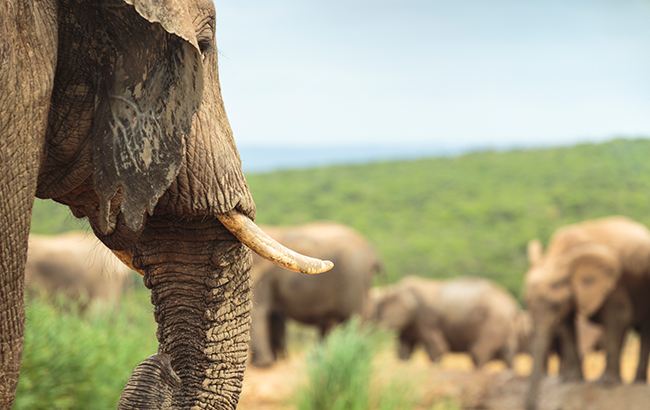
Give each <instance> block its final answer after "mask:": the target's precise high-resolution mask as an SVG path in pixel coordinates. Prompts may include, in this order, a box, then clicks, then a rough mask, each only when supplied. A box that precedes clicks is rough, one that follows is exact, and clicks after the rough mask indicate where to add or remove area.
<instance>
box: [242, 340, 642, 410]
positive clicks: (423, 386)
mask: <svg viewBox="0 0 650 410" xmlns="http://www.w3.org/2000/svg"><path fill="white" fill-rule="evenodd" d="M638 348H639V346H638V339H637V338H629V339H628V343H627V344H626V348H625V352H624V355H623V361H622V375H623V379H624V381H625V382H626V383H625V384H623V385H618V386H604V385H601V384H599V383H598V382H597V381H595V380H597V379H598V377H599V376H600V374H601V373H602V371H603V369H604V368H605V357H604V353H603V352H596V353H592V354H590V355H588V357H587V358H586V360H585V362H584V371H585V375H586V378H587V379H588V381H587V382H583V383H560V382H559V381H558V378H557V377H556V376H555V375H556V374H557V367H558V362H557V360H554V359H551V364H550V372H551V375H550V376H549V377H547V378H546V379H545V381H544V383H543V385H542V389H541V394H540V399H539V402H538V406H539V407H538V408H539V410H609V409H616V410H618V409H620V410H636V409H650V386H647V385H640V384H630V381H631V380H632V379H633V378H634V374H635V371H636V363H637V360H638ZM377 361H378V362H379V363H380V364H381V368H382V369H385V370H384V371H383V372H382V373H386V374H393V375H394V374H404V375H407V376H406V377H408V378H409V379H411V380H412V381H413V382H414V383H417V384H418V385H419V389H420V390H419V391H418V397H421V403H420V407H418V409H417V410H430V409H436V410H447V409H458V408H462V409H485V410H488V409H489V410H511V409H512V410H514V409H521V408H522V404H523V400H524V395H525V392H526V388H527V384H528V383H527V377H526V376H527V375H528V374H529V373H530V370H531V367H532V360H531V358H530V356H528V355H519V356H518V357H517V359H516V361H515V366H514V369H513V370H509V369H507V368H506V366H505V365H504V364H503V363H502V362H497V361H494V362H490V363H488V364H487V365H486V366H485V367H484V368H483V369H480V370H476V369H474V366H473V365H472V362H471V360H470V358H469V357H468V356H466V355H463V354H448V355H445V356H444V357H443V358H442V359H441V360H439V361H438V362H437V363H430V362H429V361H428V359H427V358H426V356H425V355H424V353H423V352H421V351H420V352H417V353H416V354H415V355H414V357H413V358H411V360H410V361H408V362H401V361H399V360H398V359H397V358H396V355H395V353H394V352H392V351H386V352H385V353H382V354H381V355H380V356H379V357H378V358H377ZM304 374H305V372H304V357H303V355H301V354H298V353H294V354H291V355H290V357H289V358H288V359H285V360H282V361H279V362H278V363H276V364H275V365H274V366H272V367H270V368H266V369H258V368H254V367H252V366H248V369H247V371H246V375H245V378H244V389H243V392H242V395H241V399H240V405H239V407H238V409H242V410H253V409H255V410H295V408H294V407H293V406H292V405H291V403H290V400H291V397H292V393H293V392H294V391H295V389H297V388H299V386H300V384H301V383H302V382H303V381H304V380H303V379H304V377H305V376H304ZM381 376H382V375H381V374H379V375H377V376H376V377H381Z"/></svg>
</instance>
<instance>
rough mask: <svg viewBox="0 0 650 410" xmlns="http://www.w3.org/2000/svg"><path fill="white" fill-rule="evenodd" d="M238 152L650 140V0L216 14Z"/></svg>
mask: <svg viewBox="0 0 650 410" xmlns="http://www.w3.org/2000/svg"><path fill="white" fill-rule="evenodd" d="M214 1H215V6H216V9H217V47H218V50H219V65H220V81H221V87H222V93H223V97H224V101H225V104H226V111H227V113H228V117H229V120H230V123H231V126H232V128H233V130H234V133H235V140H236V142H237V144H238V146H240V147H250V146H254V147H260V146H261V147H277V146H295V147H331V146H363V145H381V146H386V147H390V146H400V147H404V146H413V147H424V146H441V147H451V148H454V147H508V146H527V145H538V146H539V145H567V144H571V143H573V142H583V141H602V140H606V139H611V138H613V137H619V136H622V137H639V136H649V137H650V23H649V22H650V0H544V1H538V0H537V1H530V0H494V1H492V0H484V1H476V0H475V1H469V0H428V1H425V0H373V1H370V0H327V1H323V0H309V1H294V0H276V1H263V0H214Z"/></svg>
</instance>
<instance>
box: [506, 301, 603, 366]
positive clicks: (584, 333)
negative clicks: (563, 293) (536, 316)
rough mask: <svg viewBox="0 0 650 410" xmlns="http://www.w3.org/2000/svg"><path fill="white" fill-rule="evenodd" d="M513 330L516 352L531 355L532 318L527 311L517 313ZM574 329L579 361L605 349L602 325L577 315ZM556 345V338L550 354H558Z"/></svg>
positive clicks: (558, 349) (558, 348) (557, 342)
mask: <svg viewBox="0 0 650 410" xmlns="http://www.w3.org/2000/svg"><path fill="white" fill-rule="evenodd" d="M515 328H516V329H517V340H518V342H517V346H518V352H520V353H531V349H532V346H531V344H532V339H533V317H532V315H531V314H530V312H529V311H527V310H522V311H521V312H520V313H519V315H518V316H517V321H516V324H515ZM575 328H576V341H577V344H578V354H579V356H580V358H581V359H584V357H585V356H586V355H588V354H589V353H592V352H596V351H599V350H603V349H604V348H605V340H604V335H603V327H602V325H599V324H597V323H593V322H591V321H590V320H589V319H587V318H585V317H584V316H582V315H577V316H576V318H575ZM558 344H559V341H558V339H557V338H556V339H555V341H554V346H553V347H552V348H551V351H552V352H555V353H559V351H560V347H559V346H558Z"/></svg>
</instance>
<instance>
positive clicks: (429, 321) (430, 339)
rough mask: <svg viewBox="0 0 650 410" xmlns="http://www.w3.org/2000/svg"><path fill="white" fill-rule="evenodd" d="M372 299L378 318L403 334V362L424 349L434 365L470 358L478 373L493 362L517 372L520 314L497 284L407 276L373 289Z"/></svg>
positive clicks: (376, 317)
mask: <svg viewBox="0 0 650 410" xmlns="http://www.w3.org/2000/svg"><path fill="white" fill-rule="evenodd" d="M371 295H372V298H373V302H372V306H373V309H372V310H373V314H372V318H373V319H374V320H375V321H377V322H378V323H379V324H381V325H383V326H385V327H386V328H388V329H390V330H394V331H397V332H398V337H399V344H398V356H399V358H400V359H402V360H408V359H409V358H410V357H411V354H412V353H413V350H414V348H415V347H416V345H418V344H419V343H421V344H422V345H424V349H425V351H426V352H427V354H428V356H429V359H430V360H431V361H435V360H436V359H438V357H440V355H442V354H443V353H447V352H468V353H469V354H470V356H471V358H472V361H473V362H474V365H475V366H476V367H481V366H483V365H484V364H485V363H487V362H488V361H489V360H492V359H502V360H504V361H505V362H506V364H507V365H508V366H509V367H511V366H512V362H513V359H514V355H515V353H516V352H517V334H516V332H515V321H516V320H517V316H518V314H519V311H520V308H519V305H518V304H517V301H516V300H515V299H514V297H513V296H512V295H510V294H509V293H508V292H506V291H505V290H503V289H501V288H500V287H498V286H496V285H495V284H493V283H492V282H490V281H488V280H486V279H481V278H474V277H464V278H458V279H452V280H447V281H439V280H432V279H425V278H421V277H417V276H406V277H404V278H403V279H401V280H400V281H399V282H397V283H395V284H393V285H389V286H387V287H383V288H379V289H373V291H372V292H371Z"/></svg>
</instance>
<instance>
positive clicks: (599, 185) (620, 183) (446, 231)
mask: <svg viewBox="0 0 650 410" xmlns="http://www.w3.org/2000/svg"><path fill="white" fill-rule="evenodd" d="M648 158H650V141H649V140H644V139H639V140H615V141H611V142H608V143H604V144H597V145H595V144H583V145H578V146H575V147H569V148H553V149H543V150H530V151H509V152H489V151H488V152H477V153H473V154H469V155H463V156H459V157H452V158H432V159H422V160H417V161H401V162H383V163H373V164H366V165H352V166H334V167H327V168H316V169H307V170H291V171H278V172H272V173H268V174H251V175H247V179H248V182H249V185H250V188H251V192H252V193H253V197H254V199H255V202H256V204H257V207H258V217H257V221H258V222H259V223H264V224H278V225H292V224H299V223H306V222H310V221H315V220H333V221H338V222H341V223H344V224H347V225H350V226H352V227H354V228H356V229H357V230H359V231H360V232H361V233H363V234H364V235H366V236H367V237H368V238H369V239H370V240H371V241H372V242H373V243H374V244H375V246H376V247H377V249H378V250H379V252H380V254H381V255H382V257H383V259H384V262H385V266H386V271H387V272H386V277H387V278H388V280H389V281H391V282H392V281H395V280H398V279H399V278H401V277H402V276H405V275H420V276H425V277H435V278H448V277H455V276H459V275H477V276H482V277H486V278H489V279H492V280H495V281H497V282H499V283H501V284H502V285H504V286H505V287H506V288H508V289H509V290H510V291H512V292H513V293H514V294H516V295H519V294H520V291H521V283H522V277H523V275H524V273H525V272H526V269H527V265H528V263H527V261H526V244H527V243H528V241H529V240H530V239H532V238H539V239H541V240H542V241H543V242H544V243H546V242H547V241H548V239H549V237H550V235H551V234H552V233H553V231H555V229H557V228H558V227H560V226H562V225H565V224H568V223H573V222H578V221H582V220H585V219H591V218H598V217H603V216H608V215H614V214H620V215H626V216H629V217H630V218H632V219H635V220H637V221H639V222H642V223H644V224H646V225H650V212H647V209H648V204H649V203H650V161H648ZM85 226H87V225H86V224H85V222H79V221H78V220H76V219H75V218H73V217H72V216H71V215H70V212H69V211H68V210H67V209H66V207H64V206H62V205H59V204H56V203H54V202H52V201H37V203H36V205H35V207H34V221H33V225H32V231H33V232H37V233H52V234H53V233H59V232H62V231H64V230H68V229H80V228H82V229H83V228H84V227H85Z"/></svg>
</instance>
